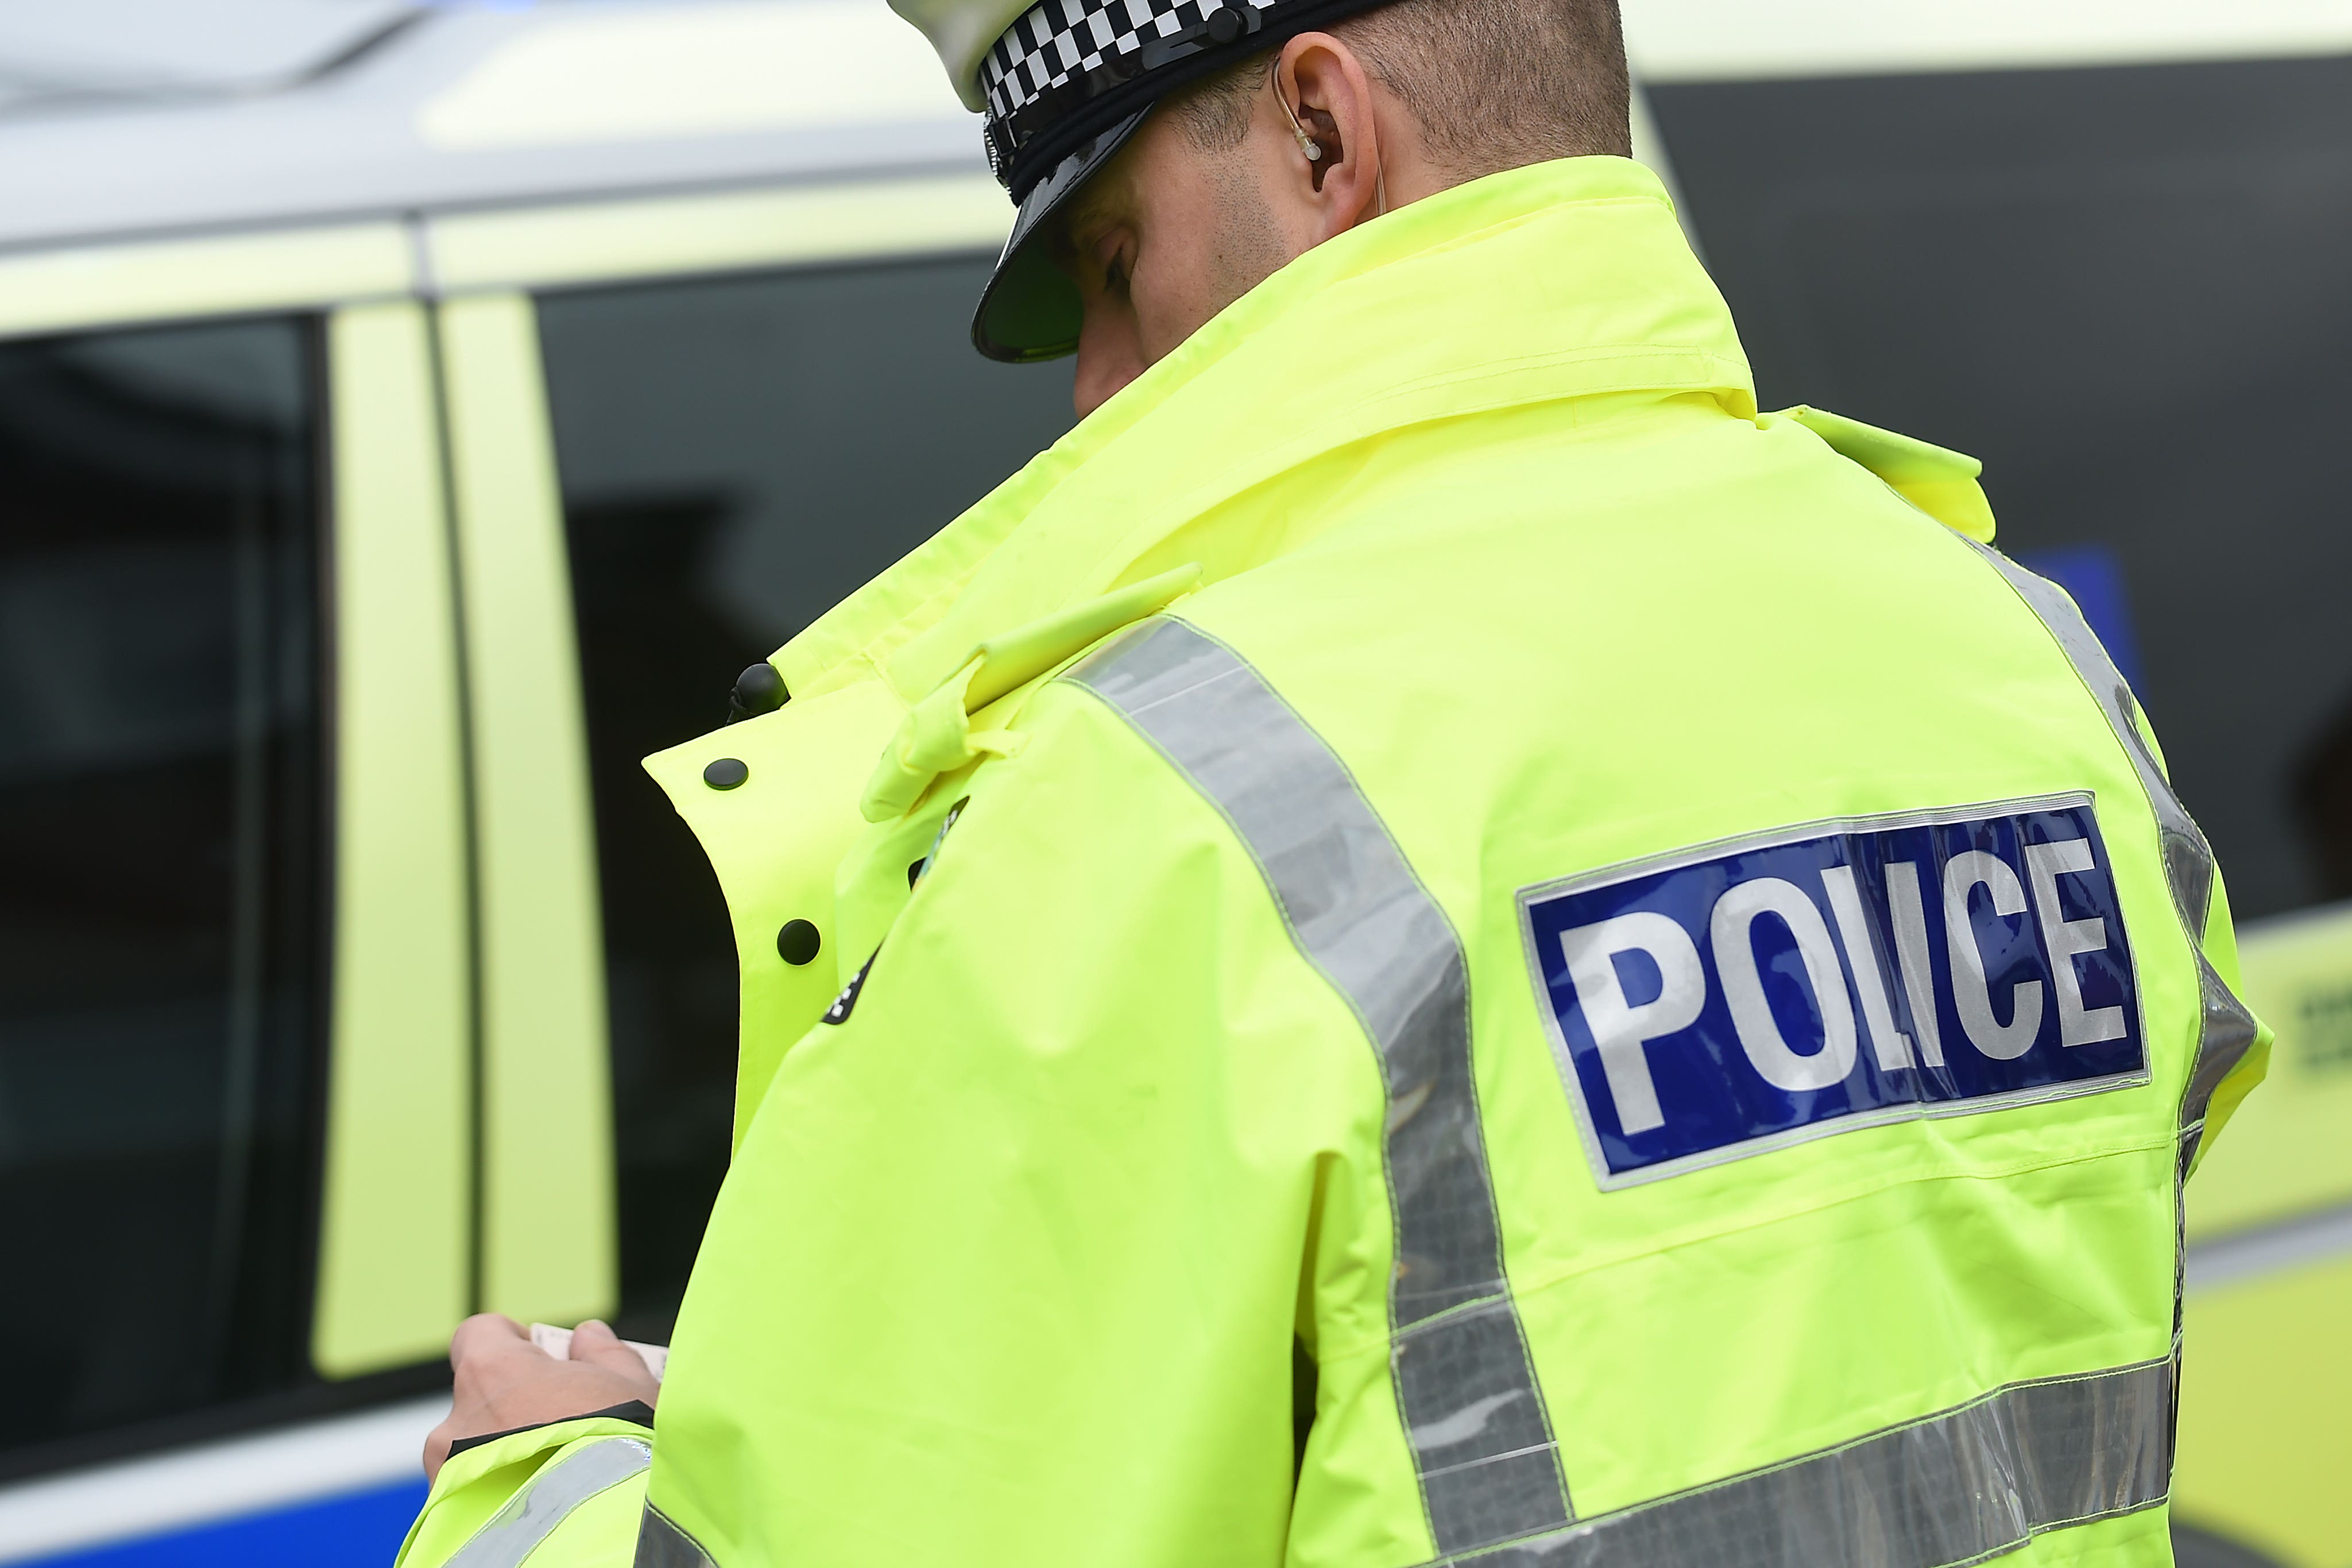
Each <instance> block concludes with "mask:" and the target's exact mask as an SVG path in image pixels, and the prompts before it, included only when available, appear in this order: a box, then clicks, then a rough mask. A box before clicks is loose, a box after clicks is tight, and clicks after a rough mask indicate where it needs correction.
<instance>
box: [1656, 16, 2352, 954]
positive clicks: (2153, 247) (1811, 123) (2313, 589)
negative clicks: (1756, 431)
mask: <svg viewBox="0 0 2352 1568" xmlns="http://www.w3.org/2000/svg"><path fill="white" fill-rule="evenodd" d="M1652 102H1653V105H1654V108H1655V110H1657V114H1658V118H1659V120H1660V124H1661V128H1662V130H1663V132H1664V137H1665V140H1666V142H1667V144H1668V149H1669V152H1671V154H1672V156H1673V158H1674V160H1675V172H1676V173H1677V174H1678V175H1679V176H1680V177H1681V181H1682V184H1683V187H1684V193H1685V197H1686V198H1687V200H1688V203H1689V205H1690V208H1691V214H1692V215H1693V217H1694V218H1695V220H1696V227H1697V229H1698V233H1699V237H1700V240H1701V242H1702V244H1703V245H1704V246H1705V247H1706V256H1707V262H1708V265H1709V267H1710V268H1711V269H1712V270H1713V271H1714V273H1715V275H1716V277H1717V280H1718V281H1719V282H1720V283H1721V284H1722V285H1723V288H1724V292H1725V293H1726V295H1727V296H1728V297H1729V298H1730V301H1731V305H1732V309H1733V311H1734V313H1735V314H1736V315H1737V316H1738V319H1739V323H1740V327H1741V330H1742V334H1743V337H1744V338H1745V340H1746V341H1747V344H1748V350H1749V352H1750V354H1751V356H1752V357H1753V359H1754V361H1755V364H1756V370H1757V375H1758V381H1759V387H1760V391H1761V393H1762V396H1763V399H1764V402H1765V405H1766V406H1767V407H1774V406H1779V405H1780V404H1784V403H1790V402H1811V403H1817V404H1820V405H1822V406H1823V407H1827V408H1832V409H1835V410H1837V411H1838V412H1840V413H1847V414H1851V415H1853V416H1854V417H1855V418H1858V419H1864V420H1869V421H1872V422H1874V423H1880V424H1885V425H1891V426H1893V427H1895V429H1898V430H1903V431H1906V432H1908V433H1910V434H1915V435H1918V436H1922V437H1924V438H1926V439H1927V440H1931V441H1937V442H1940V443H1942V444H1946V445H1948V446H1955V447H1958V448H1959V449H1961V450H1962V451H1965V452H1969V453H1973V454H1975V455H1978V456H1979V457H1981V458H1983V459H1984V462H1985V484H1986V488H1987V490H1988V491H1989V493H1990V496H1991V497H1992V502H1993V508H1994V511H1995V512H1996V514H1998V516H1999V517H2000V536H2001V543H2002V545H2003V546H2004V548H2006V549H2009V550H2010V551H2011V553H2012V554H2014V555H2017V556H2018V557H2020V558H2021V559H2023V560H2025V561H2026V562H2027V563H2028V564H2031V565H2034V566H2036V567H2037V568H2039V569H2040V570H2044V571H2046V572H2047V573H2048V574H2050V575H2052V576H2054V577H2056V578H2057V579H2058V580H2060V581H2062V582H2063V583H2064V584H2065V585H2066V586H2067V587H2068V588H2069V589H2070V590H2071V591H2074V595H2075V597H2076V598H2077V599H2078V600H2079V601H2082V603H2083V605H2084V610H2085V612H2086V613H2088V614H2089V616H2090V618H2091V620H2092V622H2093V624H2094V625H2095V626H2096V627H2097V628H2098V629H2099V630H2100V632H2101V633H2102V635H2103V636H2105V637H2106V638H2107V640H2108V642H2109V643H2110V645H2111V646H2112V647H2113V648H2114V649H2115V650H2116V653H2117V656H2118V659H2119V661H2121V662H2123V663H2124V664H2126V665H2127V666H2134V665H2136V666H2137V667H2136V669H2131V668H2127V670H2126V673H2127V674H2133V675H2134V676H2135V685H2136V686H2137V689H2138V691H2139V694H2140V696H2141V699H2142V700H2143V701H2144V702H2145V703H2146V704H2147V708H2148V710H2149V713H2150V715H2151V716H2153V718H2154V720H2155V722H2156V726H2157V728H2158V734H2159V735H2160V736H2161V737H2162V739H2163V741H2164V744H2165V747H2166V749H2167V752H2168V757H2169V760H2170V762H2171V765H2172V770H2173V776H2174V779H2176V781H2177V782H2178V783H2179V787H2180V789H2181V793H2182V795H2183V796H2184V797H2185V798H2186V799H2187V800H2188V802H2189V808H2190V810H2193V811H2195V812H2196V813H2197V816H2198V818H2199V820H2200V821H2201V822H2202V823H2203V824H2204V825H2205V827H2206V829H2207V831H2209V832H2210V834H2211V835H2212V837H2213V839H2214V840H2215V841H2216V844H2217V846H2218V847H2219V849H2220V851H2221V859H2222V863H2223V865H2224V866H2225V867H2226V868H2227V870H2228V873H2229V875H2230V883H2231V895H2232V897H2233V899H2234V900H2235V902H2236V904H2237V908H2238V911H2239V913H2240V914H2241V915H2263V914H2269V913H2273V912H2276V911H2280V910H2284V909H2290V908H2294V907H2296V906H2298V905H2301V904H2309V903H2312V902H2314V901H2315V900H2322V899H2335V898H2344V897H2347V896H2352V616H2347V612H2346V602H2347V594H2352V503H2347V500H2346V489H2345V486H2344V481H2343V477H2342V472H2341V470H2342V464H2343V454H2344V451H2345V447H2346V440H2347V437H2346V434H2345V433H2346V431H2347V429H2352V379H2347V376H2346V374H2345V369H2344V367H2345V365H2346V363H2347V359H2352V282H2347V279H2352V59H2332V60H2329V59H2323V60H2305V61H2283V62H2270V61H2241V62H2234V63H2228V64H2198V65H2182V66H2163V67H2135V68H2112V69H2100V70H2065V71H2038V72H2020V73H1988V74H1983V75H1963V76H1948V77H1932V78H1906V79H1901V80H1839V81H1811V82H1765V83H1739V84H1710V85H1704V86H1701V85H1687V86H1680V87H1673V86H1669V87H1664V88H1658V89H1653V91H1652Z"/></svg>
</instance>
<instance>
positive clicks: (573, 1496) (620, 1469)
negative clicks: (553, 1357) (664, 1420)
mask: <svg viewBox="0 0 2352 1568" xmlns="http://www.w3.org/2000/svg"><path fill="white" fill-rule="evenodd" d="M653 1458H654V1450H653V1445H652V1444H650V1443H647V1442H646V1440H645V1439H643V1438H642V1437H607V1438H605V1439H604V1441H603V1442H601V1443H592V1444H590V1445H589V1446H588V1447H587V1448H582V1449H580V1450H579V1451H578V1452H576V1453H573V1454H572V1455H570V1456H568V1457H566V1458H562V1459H558V1460H557V1461H556V1462H555V1463H554V1464H552V1465H550V1466H549V1467H548V1468H547V1469H543V1470H541V1471H540V1472H539V1474H537V1475H535V1476H533V1477H531V1479H530V1484H528V1485H527V1486H525V1487H524V1488H523V1489H522V1490H520V1491H519V1492H517V1493H515V1495H514V1496H512V1497H510V1498H509V1499H508V1500H507V1504H506V1506H505V1507H504V1508H502V1509H500V1510H499V1511H498V1512H496V1513H494V1514H492V1515H490V1518H489V1522H488V1523H487V1524H485V1525H483V1526H482V1528H481V1529H479V1530H478V1531H474V1534H473V1538H472V1539H471V1540H469V1541H467V1542H466V1544H465V1545H463V1546H461V1547H459V1548H458V1549H457V1554H456V1555H455V1556H453V1557H451V1558H450V1559H449V1561H448V1562H447V1563H446V1564H444V1565H443V1568H521V1564H522V1563H523V1561H524V1559H526V1558H528V1557H529V1556H530V1554H531V1552H533V1551H534V1550H536V1549H537V1548H538V1546H539V1543H540V1542H542V1541H545V1540H546V1539H547V1538H548V1537H549V1536H550V1535H551V1534H553V1533H554V1532H555V1527H556V1526H557V1525H559V1524H562V1522H563V1521H565V1520H566V1519H568V1518H570V1517H571V1514H572V1510H573V1509H575V1508H578V1507H579V1506H580V1505H581V1504H582V1503H583V1502H586V1501H587V1500H589V1499H590V1498H592V1497H594V1496H595V1495H596V1494H597V1493H598V1492H601V1491H605V1490H610V1489H612V1488H614V1487H616V1486H619V1485H620V1484H621V1483H622V1482H623V1481H625V1480H627V1479H629V1478H630V1477H631V1476H634V1475H635V1474H637V1473H638V1472H639V1471H640V1470H643V1469H645V1468H646V1466H647V1465H650V1464H652V1463H653Z"/></svg>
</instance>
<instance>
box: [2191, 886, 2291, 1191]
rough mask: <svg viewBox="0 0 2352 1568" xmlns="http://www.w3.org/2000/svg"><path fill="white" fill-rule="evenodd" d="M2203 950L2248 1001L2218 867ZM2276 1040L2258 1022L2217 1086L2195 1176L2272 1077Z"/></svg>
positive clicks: (2193, 1168) (2208, 1106)
mask: <svg viewBox="0 0 2352 1568" xmlns="http://www.w3.org/2000/svg"><path fill="white" fill-rule="evenodd" d="M2203 946H2204V948H2205V957H2206V961H2207V962H2208V963H2210V964H2211V965H2212V966H2213V971H2214V973H2216V974H2218V975H2220V976H2221V981H2222V983H2223V984H2224V985H2226V986H2228V987H2229V988H2230V991H2231V995H2233V996H2236V997H2241V998H2242V997H2244V996H2245V994H2246V982H2245V977H2244V976H2243V974H2242V972H2241V968H2240V965H2239V962H2238V933H2237V927H2236V926H2235V925H2233V924H2232V923H2231V919H2230V893H2229V889H2228V888H2227V887H2225V886H2224V885H2223V884H2222V881H2221V870H2220V869H2219V868H2218V867H2217V868H2215V870H2214V873H2213V896H2212V899H2211V901H2210V903H2209V904H2208V905H2207V907H2206V911H2205V933H2204V942H2203ZM2272 1040H2273V1033H2272V1030H2271V1026H2270V1025H2268V1024H2266V1023H2263V1022H2262V1021H2261V1020H2260V1019H2256V1029H2255V1034H2254V1040H2253V1043H2252V1045H2250V1046H2248V1047H2247V1048H2246V1053H2245V1054H2244V1055H2243V1056H2242V1057H2240V1058H2239V1059H2238V1062H2237V1065H2236V1066H2234V1067H2232V1068H2231V1069H2230V1071H2229V1073H2228V1075H2227V1076H2225V1077H2224V1078H2223V1079H2222V1080H2221V1082H2220V1083H2218V1084H2216V1085H2215V1086H2214V1088H2213V1098H2212V1099H2211V1100H2210V1101H2209V1102H2207V1103H2206V1107H2205V1131H2204V1134H2203V1135H2202V1136H2200V1138H2199V1139H2198V1141H2197V1153H2196V1155H2195V1156H2194V1158H2193V1160H2192V1162H2191V1164H2190V1166H2189V1173H2190V1174H2191V1175H2192V1176H2193V1175H2194V1174H2196V1170H2197V1167H2198V1166H2202V1165H2203V1164H2204V1163H2205V1155H2206V1153H2207V1151H2209V1150H2210V1149H2211V1148H2212V1146H2213V1140H2214V1139H2216V1138H2218V1137H2220V1136H2221V1129H2222V1128H2223V1127H2224V1126H2226V1125H2227V1124H2229V1120H2230V1117H2231V1115H2232V1114H2233V1113H2235V1112H2236V1111H2237V1109H2238V1107H2239V1105H2240V1104H2242V1103H2243V1102H2244V1100H2245V1098H2246V1096H2247V1095H2248V1094H2250V1093H2252V1092H2253V1090H2254V1087H2255V1085H2257V1084H2259V1083H2260V1082H2262V1081H2263V1078H2265V1077H2266V1076H2268V1075H2269V1072H2270V1067H2271V1043H2272Z"/></svg>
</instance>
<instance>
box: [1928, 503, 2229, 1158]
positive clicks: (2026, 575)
mask: <svg viewBox="0 0 2352 1568" xmlns="http://www.w3.org/2000/svg"><path fill="white" fill-rule="evenodd" d="M1953 537H1955V538H1958V537H1959V536H1958V535H1955V536H1953ZM1968 542H1969V546H1970V548H1972V549H1975V550H1976V551H1977V553H1978V554H1979V555H1981V556H1983V557H1984V558H1985V559H1987V560H1988V561H1990V562H1991V563H1992V565H1993V566H1994V568H1995V569H1996V570H1999V571H2000V574H2001V576H2003V577H2005V578H2007V579H2008V580H2009V584H2010V586H2011V588H2014V589H2015V590H2017V594H2018V597H2019V598H2021V599H2022V600H2024V601H2025V602H2026V605H2027V606H2028V608H2030V609H2032V612H2034V614H2036V615H2038V616H2040V617H2041V618H2042V625H2044V626H2046V627H2048V628H2049V629H2050V635H2051V636H2052V637H2053V638H2054V639H2056V641H2057V643H2058V646H2059V647H2060V648H2061V649H2063V650H2064V652H2065V654H2066V657H2067V659H2068V660H2069V661H2070V662H2072V663H2073V664H2074V673H2075V674H2077V675H2079V676H2081V677H2082V681H2083V684H2084V685H2085V686H2088V687H2089V688H2090V691H2091V695H2092V696H2093V697H2095V698H2096V699H2097V701H2098V705H2099V711H2100V712H2102V713H2104V714H2105V715H2106V716H2107V723H2108V725H2109V726H2110V727H2113V728H2114V730H2115V732H2116V739H2118V740H2120V741H2122V742H2123V747H2124V750H2125V752H2126V754H2128V755H2129V756H2130V758H2131V760H2132V767H2133V768H2135V769H2136V770H2137V772H2138V774H2139V782H2140V788H2141V789H2144V790H2146V791H2147V800H2148V804H2149V805H2150V806H2151V807H2153V808H2154V809H2155V811H2156V826H2157V832H2158V837H2159V839H2160V840H2161V841H2162V845H2163V851H2164V867H2165V873H2166V875H2167V877H2168V880H2169V881H2170V883H2171V885H2172V902H2173V905H2174V907H2175V908H2176V909H2177V910H2178V911H2179V915H2180V924H2181V926H2182V928H2183V929H2184V930H2186V931H2187V932H2188V934H2189V951H2190V952H2192V953H2194V954H2195V955H2196V956H2197V968H2198V987H2199V991H2200V1006H2201V1010H2202V1012H2203V1015H2204V1016H2203V1022H2202V1027H2201V1028H2200V1030H2199V1034H2198V1040H2197V1063H2196V1065H2195V1067H2193V1068H2192V1069H2191V1070H2190V1071H2189V1087H2188V1091H2187V1092H2186V1093H2184V1094H2183V1095H2182V1097H2181V1102H2180V1132H2181V1136H2182V1139H2183V1142H2184V1145H2185V1147H2184V1148H2183V1149H2182V1151H2181V1156H2182V1158H2183V1160H2184V1161H2185V1160H2186V1159H2187V1158H2188V1157H2189V1155H2192V1154H2193V1153H2194V1152H2195V1151H2196V1146H2197V1142H2198V1140H2199V1138H2200V1136H2201V1135H2202V1134H2203V1132H2204V1128H2205V1108H2206V1107H2207V1106H2208V1105H2209V1104H2210V1103H2212V1099H2213V1091H2214V1089H2215V1088H2216V1087H2217V1086H2218V1085H2219V1084H2220V1083H2221V1080H2222V1079H2224V1078H2226V1077H2228V1076H2229V1075H2230V1070H2231V1068H2234V1067H2235V1066H2237V1065H2238V1063H2239V1062H2240V1061H2242V1060H2243V1059H2244V1057H2245V1054H2246V1052H2247V1051H2248V1050H2250V1049H2251V1048H2252V1045H2253V1043H2254V1037H2255V1033H2256V1026H2255V1023H2254V1015H2253V1014H2252V1012H2250V1011H2248V1010H2247V1009H2246V1005H2245V1004H2244V1003H2243V1002H2242V1001H2240V1000H2239V999H2238V998H2236V997H2235V996H2233V995H2232V994H2231V990H2230V988H2229V986H2228V985H2227V984H2226V983H2225V982H2224V981H2223V980H2222V978H2221V976H2220V975H2219V974H2218V973H2216V972H2215V970H2214V968H2213V966H2212V964H2211V962H2210V960H2208V959H2207V958H2206V956H2205V917H2206V914H2207V912H2208V910H2209V909H2210V906H2211V904H2212V901H2213V850H2212V846H2211V845H2210V844H2209V843H2207V842H2206V840H2205V834H2204V832H2203V831H2201V830H2200V828H2199V827H2198V826H2197V824H2196V823H2195V822H2194V821H2191V820H2190V819H2189V811H2188V809H2187V808H2185V807H2184V806H2182V805H2181V803H2180V797H2179V795H2177V794H2175V793H2173V789H2172V782H2171V780H2169V779H2167V778H2165V776H2164V769H2163V768H2159V767H2158V766H2157V762H2156V758H2155V755H2154V754H2153V753H2152V752H2150V751H2149V749H2148V746H2147V737H2145V736H2143V735H2142V734H2141V733H2140V727H2139V724H2138V722H2137V717H2136V716H2137V711H2138V706H2139V705H2138V703H2137V701H2136V700H2135V699H2134V698H2133V696H2132V694H2131V687H2130V686H2129V685H2126V683H2125V681H2124V678H2123V676H2122V674H2120V673H2118V672H2117V670H2116V666H2115V661H2114V660H2112V659H2110V658H2108V657H2107V651H2106V649H2105V648H2103V647H2101V646H2100V645H2099V640H2098V638H2096V637H2095V636H2094V635H2092V633H2091V628H2090V627H2089V625H2087V624H2086V623H2085V622H2084V620H2083V614H2082V612H2081V611H2079V610H2077V609H2075V608H2074V601H2072V600H2070V599H2068V598H2067V597H2066V595H2065V593H2064V592H2063V591H2061V590H2060V589H2059V588H2058V587H2057V586H2056V585H2055V584H2054V583H2051V582H2046V581H2044V580H2042V579H2041V578H2038V577H2036V576H2034V575H2033V574H2032V572H2030V571H2028V570H2025V569H2024V568H2023V567H2021V566H2020V565H2018V564H2017V563H2016V562H2015V561H2013V560H2011V559H2009V558H2008V557H2007V556H2005V555H2003V554H2001V553H2000V551H1999V550H1997V549H1992V548H1991V547H1990V546H1989V545H1980V544H1977V543H1976V542H1975V541H1973V540H1969V541H1968Z"/></svg>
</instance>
